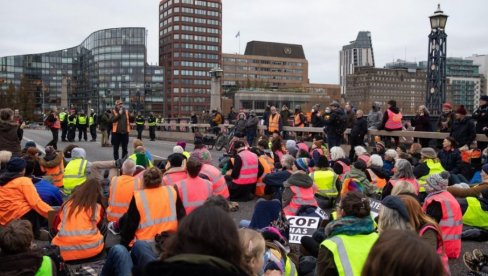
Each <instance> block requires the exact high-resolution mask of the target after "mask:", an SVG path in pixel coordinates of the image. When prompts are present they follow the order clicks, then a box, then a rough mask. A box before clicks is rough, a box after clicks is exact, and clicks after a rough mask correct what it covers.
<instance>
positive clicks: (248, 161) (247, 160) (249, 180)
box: [233, 149, 259, 185]
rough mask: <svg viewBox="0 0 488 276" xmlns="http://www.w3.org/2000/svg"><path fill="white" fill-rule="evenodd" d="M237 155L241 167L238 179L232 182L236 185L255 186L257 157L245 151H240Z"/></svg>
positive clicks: (257, 165)
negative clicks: (240, 161)
mask: <svg viewBox="0 0 488 276" xmlns="http://www.w3.org/2000/svg"><path fill="white" fill-rule="evenodd" d="M238 155H239V157H240V158H241V160H242V166H241V171H240V173H239V177H238V178H237V179H234V180H233V182H234V183H235V184H237V185H247V184H255V183H256V182H257V181H258V167H259V161H258V156H257V155H256V154H254V153H252V152H251V151H249V150H247V149H245V150H242V151H240V152H239V153H238Z"/></svg>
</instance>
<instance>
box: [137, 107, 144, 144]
mask: <svg viewBox="0 0 488 276" xmlns="http://www.w3.org/2000/svg"><path fill="white" fill-rule="evenodd" d="M145 123H146V118H144V116H142V113H141V112H140V111H138V112H137V117H136V130H137V139H139V140H142V131H143V130H144V124H145Z"/></svg>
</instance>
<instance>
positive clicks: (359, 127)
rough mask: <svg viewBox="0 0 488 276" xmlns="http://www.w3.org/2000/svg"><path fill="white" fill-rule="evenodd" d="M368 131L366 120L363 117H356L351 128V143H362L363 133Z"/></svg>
mask: <svg viewBox="0 0 488 276" xmlns="http://www.w3.org/2000/svg"><path fill="white" fill-rule="evenodd" d="M367 133H368V122H366V119H365V118H364V117H361V118H358V119H357V120H356V121H355V122H354V125H353V127H352V129H351V138H350V143H351V145H362V144H364V135H366V134H367Z"/></svg>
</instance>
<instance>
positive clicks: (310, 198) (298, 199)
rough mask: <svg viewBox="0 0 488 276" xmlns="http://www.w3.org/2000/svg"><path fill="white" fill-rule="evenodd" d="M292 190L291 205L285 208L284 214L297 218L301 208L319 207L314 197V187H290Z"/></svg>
mask: <svg viewBox="0 0 488 276" xmlns="http://www.w3.org/2000/svg"><path fill="white" fill-rule="evenodd" d="M290 190H291V191H292V192H293V198H292V199H291V201H290V204H288V205H287V206H285V207H284V208H283V212H284V213H285V215H287V216H295V215H296V214H297V212H298V209H300V207H301V206H305V205H312V206H318V205H317V201H316V200H315V197H314V194H315V193H314V190H313V187H310V188H302V187H297V186H290Z"/></svg>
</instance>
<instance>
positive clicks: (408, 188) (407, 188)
mask: <svg viewBox="0 0 488 276" xmlns="http://www.w3.org/2000/svg"><path fill="white" fill-rule="evenodd" d="M406 193H410V194H417V191H415V188H414V187H413V185H412V184H411V183H408V182H407V181H404V180H401V181H398V183H397V184H396V185H395V186H394V187H393V189H391V195H399V194H406Z"/></svg>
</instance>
